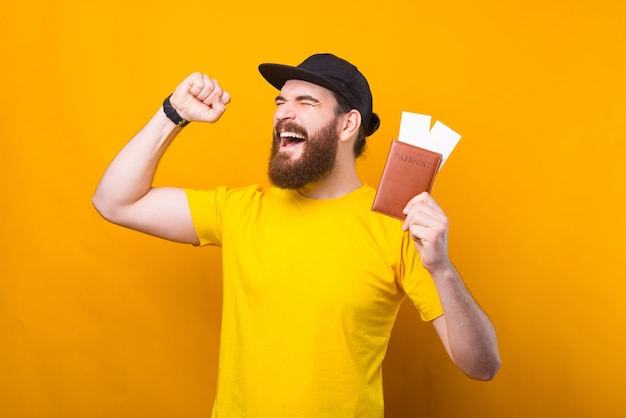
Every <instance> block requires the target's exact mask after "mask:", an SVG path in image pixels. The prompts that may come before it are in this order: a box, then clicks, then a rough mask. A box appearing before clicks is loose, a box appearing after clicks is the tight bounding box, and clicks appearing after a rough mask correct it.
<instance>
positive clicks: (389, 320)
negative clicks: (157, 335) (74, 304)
mask: <svg viewBox="0 0 626 418" xmlns="http://www.w3.org/2000/svg"><path fill="white" fill-rule="evenodd" d="M374 193H375V192H374V189H372V188H371V187H369V186H363V187H361V188H359V189H357V190H355V191H354V192H352V193H350V194H348V195H346V196H343V197H340V198H337V199H329V200H315V199H308V198H305V197H303V196H301V195H299V194H298V193H297V192H294V191H288V190H281V189H277V188H269V189H263V188H261V187H260V186H256V185H255V186H250V187H247V188H241V189H227V188H218V189H216V190H210V191H197V190H187V198H188V200H189V207H190V210H191V215H192V219H193V222H194V225H195V228H196V231H197V233H198V237H199V238H200V242H201V245H216V246H220V247H222V259H223V281H224V284H223V289H224V295H223V296H224V302H223V316H222V333H221V340H220V355H219V372H218V386H217V396H216V399H215V404H214V409H213V417H219V418H233V417H251V418H262V417H267V418H280V417H290V418H293V417H298V418H309V417H310V418H320V417H324V418H332V417H338V418H339V417H341V418H345V417H368V418H370V417H371V418H374V417H375V418H381V417H382V416H383V392H382V373H381V367H382V361H383V358H384V356H385V352H386V350H387V343H388V341H389V336H390V333H391V329H392V327H393V323H394V321H395V318H396V314H397V312H398V309H399V307H400V303H401V302H402V300H403V299H404V298H405V297H406V295H408V296H409V297H410V298H411V300H412V301H413V303H414V304H415V306H416V307H417V308H418V310H419V312H420V315H421V317H422V319H423V320H432V319H434V318H436V317H437V316H439V315H441V314H442V309H441V305H440V302H439V298H438V295H437V291H436V288H435V286H434V283H433V281H432V279H431V277H430V275H429V274H428V272H427V271H426V270H425V269H424V268H423V267H422V266H421V264H420V261H419V254H418V253H417V251H416V250H415V248H414V246H413V242H412V240H411V238H410V236H409V235H408V234H407V233H405V232H403V231H402V229H401V223H400V221H398V220H395V219H392V218H390V217H387V216H383V215H380V214H377V213H374V212H372V211H371V210H370V208H371V204H372V201H373V198H374Z"/></svg>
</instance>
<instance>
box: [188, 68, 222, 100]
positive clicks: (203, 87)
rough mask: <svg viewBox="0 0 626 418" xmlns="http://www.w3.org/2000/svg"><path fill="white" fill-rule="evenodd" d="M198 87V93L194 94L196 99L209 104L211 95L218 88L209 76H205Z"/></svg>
mask: <svg viewBox="0 0 626 418" xmlns="http://www.w3.org/2000/svg"><path fill="white" fill-rule="evenodd" d="M198 87H199V89H198V91H197V93H196V92H193V93H194V95H195V97H196V98H197V99H198V100H200V101H201V102H203V103H205V104H208V103H207V100H208V98H209V97H211V94H213V92H214V91H215V88H216V87H215V82H214V80H211V78H210V77H209V76H208V75H206V74H203V75H202V82H201V83H199V86H198Z"/></svg>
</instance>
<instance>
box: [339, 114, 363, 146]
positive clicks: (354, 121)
mask: <svg viewBox="0 0 626 418" xmlns="http://www.w3.org/2000/svg"><path fill="white" fill-rule="evenodd" d="M341 120H342V122H341V125H340V127H339V128H340V130H339V139H340V140H342V141H348V140H349V139H351V138H356V136H357V135H358V133H359V129H360V128H361V113H360V112H359V111H358V110H356V109H352V110H351V111H349V112H348V113H346V114H344V115H343V116H342V118H341Z"/></svg>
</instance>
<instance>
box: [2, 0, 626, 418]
mask: <svg viewBox="0 0 626 418" xmlns="http://www.w3.org/2000/svg"><path fill="white" fill-rule="evenodd" d="M249 3H250V4H247V3H245V2H244V3H240V2H212V1H186V2H185V1H182V2H172V1H163V0H158V1H150V2H147V1H144V2H142V1H138V2H132V1H121V0H114V1H103V2H87V1H77V0H65V1H59V2H34V1H33V0H25V1H18V2H9V1H7V0H3V2H2V6H1V7H0V28H1V35H2V36H1V37H0V46H1V47H2V49H1V53H2V70H1V71H2V77H1V78H0V83H1V90H0V92H1V99H0V122H1V126H2V130H3V134H2V137H1V140H0V178H1V180H0V181H1V184H2V203H1V205H0V228H1V229H0V236H1V239H0V257H2V262H1V265H0V416H2V417H6V418H16V417H37V418H39V417H41V418H47V417H64V418H74V417H94V418H95V417H151V418H156V417H207V416H208V415H209V411H210V407H211V402H212V399H213V395H214V390H215V377H216V361H217V347H218V342H219V341H218V340H219V316H220V303H221V299H220V290H221V287H220V268H221V267H220V262H219V250H218V249H213V248H203V249H194V248H192V247H188V246H183V245H178V244H173V243H169V242H166V241H161V240H158V239H155V238H152V237H148V236H144V235H141V234H137V233H135V232H132V231H128V230H124V229H122V228H118V227H115V226H113V225H111V224H108V223H106V222H105V221H104V220H102V219H101V218H100V217H99V216H98V215H97V214H96V212H95V211H94V210H93V208H92V207H91V202H90V200H91V195H92V192H93V190H94V188H95V186H96V184H97V181H98V179H99V177H100V175H101V174H102V172H103V171H104V169H105V168H106V166H107V164H108V163H109V161H110V160H111V158H112V157H113V156H114V154H115V153H116V152H117V150H119V149H120V148H121V147H122V146H123V145H124V143H125V142H126V141H127V140H128V139H129V138H130V137H131V136H132V135H133V134H134V133H135V132H136V131H137V130H138V129H139V128H140V127H141V126H142V125H143V123H144V122H145V121H147V119H148V118H149V117H150V116H151V115H152V114H153V112H154V111H156V110H157V109H158V107H159V105H160V103H161V101H162V99H163V98H164V97H165V96H166V95H167V94H168V93H169V92H171V91H172V90H173V88H174V87H175V86H176V85H177V84H178V82H179V81H180V80H181V79H182V78H184V77H185V76H186V75H187V74H188V73H190V72H191V71H196V70H199V71H203V72H207V73H209V74H210V75H211V76H213V77H215V78H217V79H218V80H219V81H220V82H221V84H222V85H223V86H224V87H225V88H226V89H228V90H229V91H230V93H231V94H232V97H233V102H232V104H231V105H230V106H229V109H228V111H227V113H226V114H225V116H224V117H223V119H222V120H221V121H220V122H219V123H218V124H216V125H212V126H208V125H198V124H192V125H190V126H189V127H187V128H185V131H184V133H183V135H181V136H180V137H179V138H178V139H177V141H176V142H175V143H174V144H173V146H172V147H171V149H170V150H169V151H168V153H167V155H166V157H165V158H164V160H163V161H162V164H161V166H160V171H159V173H158V176H157V182H158V183H159V184H167V185H178V186H189V187H212V186H215V185H219V184H228V185H232V186H239V185H245V184H249V183H251V182H257V181H258V182H261V183H264V184H265V183H266V180H265V179H266V177H265V166H266V157H267V154H268V151H269V138H270V130H271V117H272V112H273V98H274V97H275V95H276V92H275V91H274V89H273V88H272V87H270V86H269V85H268V84H267V83H266V82H265V81H264V80H263V79H262V78H261V77H260V75H259V74H258V72H257V69H256V66H257V65H258V64H259V63H260V62H280V63H288V64H294V65H295V64H298V63H299V62H301V61H302V60H303V59H304V58H305V57H307V56H308V55H310V54H312V53H315V52H333V53H335V54H337V55H340V56H342V57H345V58H347V59H348V60H350V61H352V62H354V63H356V64H357V65H358V66H359V68H360V69H361V70H362V71H363V72H364V73H365V74H366V76H367V77H368V79H369V81H370V83H371V85H372V90H373V93H374V98H375V99H374V103H375V110H376V111H377V112H378V113H379V114H380V116H381V119H382V127H381V129H380V130H379V132H378V133H376V134H375V135H374V137H372V138H371V140H370V141H369V142H370V143H369V151H368V152H367V154H366V155H365V157H364V158H363V160H362V161H361V162H360V164H359V168H360V170H361V173H362V177H363V179H364V180H365V181H366V182H368V183H370V184H372V185H374V186H375V185H376V184H377V182H378V177H379V174H380V171H381V169H382V165H383V162H384V158H385V155H386V152H387V149H388V145H389V141H390V140H391V139H392V138H394V137H395V136H396V135H397V132H398V126H399V122H400V114H401V112H402V111H403V110H408V111H412V112H417V113H426V114H431V115H433V116H434V118H435V119H439V120H441V121H443V122H444V123H446V124H448V125H449V126H451V127H453V128H454V129H455V130H457V131H458V132H459V133H461V134H462V135H463V138H462V139H461V141H460V143H459V145H458V147H457V148H456V150H455V151H454V153H453V154H452V156H451V157H450V159H449V160H448V162H447V163H446V165H445V166H444V168H443V169H442V171H441V172H440V174H439V176H438V178H437V181H436V183H435V187H434V190H433V195H434V196H435V198H436V199H437V200H438V201H439V203H440V204H441V205H442V206H443V207H444V209H445V210H446V211H447V213H448V216H449V218H450V220H451V227H450V228H451V229H450V252H451V255H452V258H453V260H454V262H455V263H456V264H457V266H458V267H459V269H460V270H461V272H462V274H463V276H464V278H465V281H466V282H467V284H468V286H469V287H470V289H471V290H472V292H473V294H474V295H475V296H476V298H477V299H478V300H479V301H480V303H481V304H482V306H483V307H484V308H485V309H486V310H487V312H488V313H489V315H490V316H491V318H492V319H493V322H494V323H495V325H496V327H497V330H498V335H499V338H500V346H501V354H502V360H503V366H502V369H501V372H500V374H499V375H498V376H497V377H496V379H495V380H494V381H492V382H489V383H482V382H475V381H471V380H469V379H467V378H465V377H464V376H463V375H462V374H461V373H460V372H459V371H457V370H456V369H455V368H454V367H453V366H452V365H451V364H450V362H449V360H447V358H446V356H445V354H444V352H443V349H442V348H441V346H440V344H439V343H438V341H437V339H436V337H435V335H434V333H433V331H432V329H431V327H429V326H426V325H424V324H422V323H421V322H420V321H419V319H418V317H417V314H416V313H415V311H414V309H412V308H411V307H409V306H407V305H406V304H405V305H404V306H403V308H402V310H401V313H400V317H399V319H398V322H397V326H396V327H395V329H394V334H393V338H392V343H391V346H390V348H389V354H388V359H387V361H386V363H385V379H386V380H385V382H386V387H385V395H386V401H387V411H388V414H387V415H388V417H392V418H393V417H416V416H424V417H435V418H436V417H461V416H463V417H474V416H480V417H483V418H490V417H493V418H496V417H497V418H501V417H508V418H515V417H530V416H532V417H572V416H581V417H596V416H602V417H618V416H624V415H625V414H626V402H625V401H624V400H623V392H624V388H625V386H626V385H625V383H626V378H625V377H624V376H625V375H626V362H625V361H624V353H625V352H626V338H625V334H626V333H625V332H624V330H625V327H624V324H625V323H626V308H625V306H626V304H625V303H624V299H625V297H626V284H625V280H624V279H625V275H624V265H623V261H624V254H623V251H624V248H625V246H624V239H623V236H624V234H625V233H626V223H625V220H624V214H625V213H626V205H625V201H626V198H625V197H624V189H625V187H624V186H625V179H626V168H625V166H626V164H625V163H626V135H625V134H626V129H625V127H624V125H625V115H626V99H625V97H626V82H625V79H626V64H625V63H624V58H623V56H624V45H625V44H626V29H624V27H625V26H626V25H625V24H626V6H625V5H624V4H625V3H623V2H622V1H618V0H597V1H594V2H590V1H579V0H573V1H571V0H570V1H564V0H561V1H552V2H551V1H545V0H527V1H496V0H476V1H471V2H469V1H461V0H456V1H453V0H442V1H431V2H419V1H408V0H388V1H384V2H340V1H328V0H320V1H316V2H308V3H299V2H293V1H285V0H278V1H274V2H262V3H259V2H249ZM303 297H305V295H303ZM285 314H286V315H288V314H289V313H288V312H286V313H285Z"/></svg>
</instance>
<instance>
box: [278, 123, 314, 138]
mask: <svg viewBox="0 0 626 418" xmlns="http://www.w3.org/2000/svg"><path fill="white" fill-rule="evenodd" d="M281 132H293V133H296V134H299V135H302V136H304V137H305V138H308V137H309V133H308V131H307V130H306V129H305V128H303V127H302V126H300V125H298V124H296V123H294V122H283V121H278V122H276V125H274V139H280V133H281Z"/></svg>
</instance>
